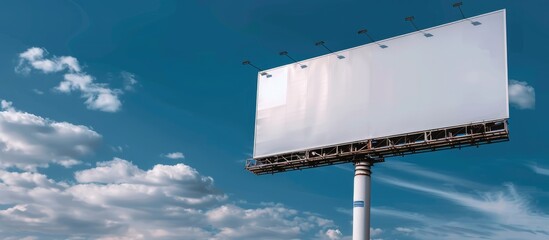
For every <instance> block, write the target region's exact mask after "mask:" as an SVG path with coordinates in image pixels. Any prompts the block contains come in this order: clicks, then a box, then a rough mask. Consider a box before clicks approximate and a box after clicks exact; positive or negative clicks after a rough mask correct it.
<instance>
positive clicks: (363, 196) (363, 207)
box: [353, 158, 374, 240]
mask: <svg viewBox="0 0 549 240" xmlns="http://www.w3.org/2000/svg"><path fill="white" fill-rule="evenodd" d="M373 163H374V161H372V159H369V158H366V159H364V160H360V161H357V162H355V178H354V189H353V240H370V193H371V191H370V185H371V177H370V175H371V174H372V171H371V166H373Z"/></svg>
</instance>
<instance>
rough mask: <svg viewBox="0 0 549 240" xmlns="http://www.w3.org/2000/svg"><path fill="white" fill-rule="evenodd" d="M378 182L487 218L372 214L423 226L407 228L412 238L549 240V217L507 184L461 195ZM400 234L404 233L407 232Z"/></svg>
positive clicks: (389, 179)
mask: <svg viewBox="0 0 549 240" xmlns="http://www.w3.org/2000/svg"><path fill="white" fill-rule="evenodd" d="M411 173H413V174H414V173H415V180H416V181H417V177H425V176H427V177H432V176H431V174H427V175H425V174H424V172H423V171H411ZM444 179H445V180H447V181H454V182H455V183H462V182H463V180H462V179H459V178H456V177H453V178H450V177H448V178H444ZM376 180H377V181H380V182H382V183H384V184H389V185H392V186H396V187H400V188H403V189H407V190H411V191H415V192H418V193H421V194H425V195H427V196H432V197H436V198H439V199H443V200H447V201H449V202H450V203H453V204H455V205H457V206H462V207H464V208H465V209H467V210H470V211H473V212H476V213H480V214H482V215H484V217H483V218H482V219H475V220H470V219H469V220H466V221H461V222H458V223H455V222H450V223H448V222H447V221H445V220H443V219H431V218H429V217H426V216H424V215H419V214H415V213H411V212H405V211H399V210H394V209H380V208H374V209H372V214H378V215H379V214H381V215H385V216H390V217H396V218H400V219H406V220H409V221H415V222H417V223H419V224H420V225H419V226H416V227H415V228H412V227H407V228H408V229H410V230H412V231H406V234H411V235H413V236H415V237H417V238H418V239H440V238H443V239H463V238H488V239H546V238H548V237H549V232H548V231H546V227H545V226H547V225H549V214H546V213H543V212H540V211H539V210H537V209H535V208H534V207H533V206H532V205H531V203H530V202H529V201H528V198H527V196H526V195H525V194H524V193H519V191H518V190H517V188H516V186H515V185H513V184H510V183H507V184H504V186H503V188H501V189H500V190H493V189H492V190H489V191H479V189H475V188H468V189H464V190H463V191H458V190H457V189H455V188H451V187H447V186H446V187H436V186H434V185H433V184H425V183H419V182H416V181H410V180H408V179H400V178H392V177H385V176H378V177H377V178H376ZM462 186H466V185H462ZM441 223H442V224H441ZM435 226H436V228H435ZM443 228H448V229H454V231H449V230H448V231H445V234H443V235H441V232H442V231H441V229H443ZM456 229H467V231H463V230H461V231H458V232H456V231H455V230H456ZM401 230H402V229H401ZM397 232H403V233H404V231H397ZM465 234H466V235H465Z"/></svg>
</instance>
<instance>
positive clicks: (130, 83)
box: [120, 71, 138, 91]
mask: <svg viewBox="0 0 549 240" xmlns="http://www.w3.org/2000/svg"><path fill="white" fill-rule="evenodd" d="M120 76H121V77H122V79H123V80H124V90H126V91H134V90H135V85H136V84H137V83H138V82H137V80H136V79H135V78H136V77H135V74H133V73H130V72H126V71H122V72H121V73H120Z"/></svg>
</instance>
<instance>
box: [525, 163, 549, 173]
mask: <svg viewBox="0 0 549 240" xmlns="http://www.w3.org/2000/svg"><path fill="white" fill-rule="evenodd" d="M528 167H530V169H532V171H534V172H535V173H537V174H540V175H545V176H549V168H543V167H539V166H538V165H537V164H529V165H528Z"/></svg>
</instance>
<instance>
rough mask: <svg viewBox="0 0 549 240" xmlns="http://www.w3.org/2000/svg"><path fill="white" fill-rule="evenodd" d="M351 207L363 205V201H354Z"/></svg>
mask: <svg viewBox="0 0 549 240" xmlns="http://www.w3.org/2000/svg"><path fill="white" fill-rule="evenodd" d="M353 207H364V201H354V202H353Z"/></svg>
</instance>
